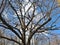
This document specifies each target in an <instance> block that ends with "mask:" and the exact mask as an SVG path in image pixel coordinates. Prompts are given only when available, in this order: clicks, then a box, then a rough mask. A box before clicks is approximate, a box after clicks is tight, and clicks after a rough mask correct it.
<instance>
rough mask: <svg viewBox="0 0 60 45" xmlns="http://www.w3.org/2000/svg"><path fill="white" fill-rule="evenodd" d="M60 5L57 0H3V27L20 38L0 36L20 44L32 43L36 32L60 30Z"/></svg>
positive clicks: (0, 13) (28, 44)
mask: <svg viewBox="0 0 60 45" xmlns="http://www.w3.org/2000/svg"><path fill="white" fill-rule="evenodd" d="M59 13H60V6H59V5H58V3H57V2H56V0H1V2H0V20H1V24H3V25H0V26H1V27H4V28H5V29H6V30H10V31H12V32H13V33H14V34H15V35H16V36H17V37H18V38H19V40H20V42H19V41H17V40H15V39H11V38H8V37H5V36H0V38H4V39H7V40H10V41H14V42H16V43H17V44H19V45H30V42H31V39H32V37H33V36H34V34H35V33H37V32H38V33H43V32H45V33H46V31H50V30H60V26H59V25H58V24H60V23H59V20H60V19H59V18H60V15H58V14H59Z"/></svg>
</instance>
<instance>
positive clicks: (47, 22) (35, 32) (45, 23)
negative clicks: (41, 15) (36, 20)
mask: <svg viewBox="0 0 60 45" xmlns="http://www.w3.org/2000/svg"><path fill="white" fill-rule="evenodd" d="M50 20H51V18H49V19H48V20H47V21H46V22H44V23H43V24H42V25H41V26H40V27H38V28H37V29H36V30H35V31H34V32H32V33H31V35H30V36H29V38H28V42H29V41H30V40H31V38H32V36H33V35H34V34H35V33H36V32H37V31H38V30H39V29H40V28H41V27H43V26H44V25H45V24H47V23H48V22H49V21H50ZM44 31H45V30H41V31H40V32H44Z"/></svg>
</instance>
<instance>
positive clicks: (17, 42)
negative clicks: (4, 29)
mask: <svg viewBox="0 0 60 45" xmlns="http://www.w3.org/2000/svg"><path fill="white" fill-rule="evenodd" d="M0 38H3V39H7V40H9V41H13V42H15V43H17V44H20V42H18V41H16V40H14V39H10V38H7V37H4V36H0Z"/></svg>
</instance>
